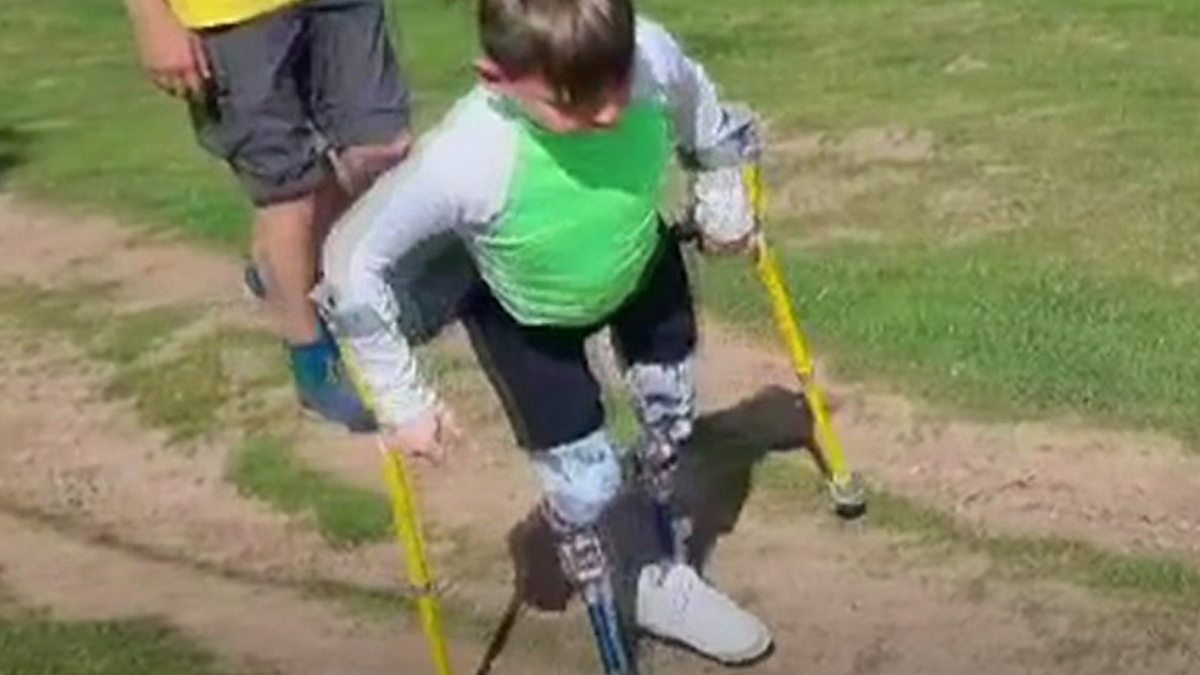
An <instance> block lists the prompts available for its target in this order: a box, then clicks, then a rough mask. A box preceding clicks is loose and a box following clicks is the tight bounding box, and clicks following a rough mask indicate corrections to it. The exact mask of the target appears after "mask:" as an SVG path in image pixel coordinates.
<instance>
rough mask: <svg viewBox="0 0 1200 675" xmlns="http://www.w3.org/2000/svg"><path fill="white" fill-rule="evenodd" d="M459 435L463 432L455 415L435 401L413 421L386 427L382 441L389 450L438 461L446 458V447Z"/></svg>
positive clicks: (437, 462) (435, 462) (438, 462)
mask: <svg viewBox="0 0 1200 675" xmlns="http://www.w3.org/2000/svg"><path fill="white" fill-rule="evenodd" d="M460 438H462V431H461V430H460V429H459V427H458V422H457V421H456V420H455V419H454V415H453V414H452V413H451V412H450V410H449V409H448V408H446V407H445V406H444V405H442V404H437V405H435V406H434V407H433V408H430V409H429V410H427V411H425V412H423V413H421V414H420V415H418V416H417V417H416V418H414V419H413V420H411V421H409V422H407V423H405V424H403V425H401V426H398V427H393V428H391V429H390V430H388V431H387V432H386V433H385V435H384V444H385V445H386V446H387V448H388V450H390V451H392V452H403V453H404V454H406V455H411V456H413V457H421V458H423V459H427V460H429V461H431V462H433V463H434V464H441V463H442V462H443V461H444V460H445V459H446V450H447V447H448V446H449V445H450V444H451V443H453V442H455V441H457V440H458V439H460Z"/></svg>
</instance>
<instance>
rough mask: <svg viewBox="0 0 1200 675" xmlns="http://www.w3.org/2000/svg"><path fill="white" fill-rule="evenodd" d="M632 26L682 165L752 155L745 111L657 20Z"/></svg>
mask: <svg viewBox="0 0 1200 675" xmlns="http://www.w3.org/2000/svg"><path fill="white" fill-rule="evenodd" d="M638 31H639V42H640V44H641V46H642V48H643V49H644V50H645V53H646V55H647V57H648V58H649V59H650V61H651V68H652V69H653V70H654V71H655V74H656V76H657V78H658V79H659V80H660V82H661V83H662V85H663V87H664V89H665V92H666V95H667V101H668V104H669V105H670V108H671V113H672V116H673V118H674V119H673V121H674V123H675V134H676V142H677V144H678V146H679V150H680V154H681V156H682V158H683V161H684V164H685V166H686V168H688V169H690V170H693V171H703V170H711V169H718V168H723V167H728V166H734V165H740V164H743V163H745V162H747V161H752V160H754V159H757V157H758V155H759V152H760V143H759V138H758V124H757V120H756V119H755V118H754V116H753V115H751V113H750V111H749V110H747V109H745V108H739V107H734V106H730V105H727V104H725V103H724V102H722V101H721V98H720V95H719V94H718V93H717V87H716V85H715V84H714V83H713V81H712V80H711V79H710V78H709V77H708V73H707V72H706V71H705V70H704V67H703V66H701V65H700V64H699V63H696V62H695V61H693V60H692V59H691V58H689V57H688V56H687V55H686V54H685V53H684V52H683V50H682V48H680V46H679V43H678V42H676V40H675V39H674V38H673V37H672V36H671V34H670V33H668V32H667V31H666V30H665V29H664V28H663V27H662V26H660V25H658V24H656V23H654V22H651V21H648V20H645V19H641V20H639V22H638Z"/></svg>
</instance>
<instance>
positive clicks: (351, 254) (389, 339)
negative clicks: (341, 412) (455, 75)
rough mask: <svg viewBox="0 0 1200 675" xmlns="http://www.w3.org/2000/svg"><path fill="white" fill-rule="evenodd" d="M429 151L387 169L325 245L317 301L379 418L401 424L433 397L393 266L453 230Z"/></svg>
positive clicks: (451, 210) (447, 197) (450, 205)
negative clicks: (392, 278)
mask: <svg viewBox="0 0 1200 675" xmlns="http://www.w3.org/2000/svg"><path fill="white" fill-rule="evenodd" d="M438 173H439V172H438V171H437V170H436V167H433V166H431V165H430V162H429V160H428V158H427V157H426V156H420V155H419V156H418V157H415V158H413V159H412V160H410V161H409V162H408V163H406V164H404V165H401V166H400V167H398V168H397V169H394V170H392V171H391V172H389V173H387V174H384V176H383V177H381V178H380V179H379V180H378V181H377V182H376V183H375V184H374V185H373V186H372V187H371V189H370V190H368V191H367V193H366V194H365V195H363V197H362V198H361V199H360V200H359V201H358V202H357V203H356V204H355V205H354V207H353V208H352V209H351V210H350V211H349V212H348V213H347V214H346V215H345V216H343V217H342V218H341V220H340V221H339V222H338V224H337V225H336V227H335V229H334V231H333V232H332V233H331V234H330V236H329V239H328V241H327V242H326V244H325V249H324V256H323V257H324V260H323V268H324V273H325V277H324V280H323V282H322V285H321V288H320V289H319V291H318V293H317V298H316V299H317V302H318V304H320V305H321V306H322V307H323V309H324V310H325V312H326V313H327V315H328V316H329V317H330V319H331V323H332V327H333V329H334V331H335V332H336V333H337V335H338V338H339V343H340V344H341V346H342V348H343V349H347V350H349V352H350V353H349V354H347V356H349V357H350V358H352V359H353V360H354V362H355V366H356V367H357V371H358V374H359V375H360V376H361V378H362V380H363V381H362V383H361V384H363V385H365V386H366V388H367V391H366V392H365V393H367V394H369V395H370V396H371V398H373V399H374V400H373V401H372V403H373V406H374V411H375V414H376V415H377V416H378V418H379V422H380V424H381V425H383V426H385V427H391V428H395V427H400V426H404V425H405V424H408V423H411V422H413V421H414V420H416V419H418V418H420V417H421V416H422V415H427V414H428V413H429V412H430V411H431V410H432V409H433V408H434V406H435V404H436V402H437V401H436V397H435V395H434V392H433V390H432V389H430V388H429V386H428V385H427V384H426V383H425V381H424V379H423V378H422V377H421V375H420V373H419V371H418V368H417V362H416V359H415V357H414V354H413V351H412V349H411V347H410V345H409V343H408V340H407V339H406V338H405V336H404V334H403V333H402V332H401V330H400V328H399V325H400V320H401V319H400V316H399V309H398V307H397V303H396V298H395V296H394V295H393V292H392V289H391V287H390V286H389V284H388V280H387V276H388V270H389V268H390V267H391V266H392V265H393V264H395V263H396V262H397V261H399V260H401V259H403V258H404V257H405V256H406V254H408V253H409V252H411V251H413V250H414V249H415V248H416V247H417V245H419V244H420V243H421V242H423V241H425V240H427V239H429V238H430V237H433V236H435V235H437V234H439V233H443V232H447V231H450V230H453V229H454V225H455V221H456V210H455V205H454V199H453V197H452V195H451V194H450V193H449V191H448V190H447V189H446V186H445V185H444V183H443V182H442V181H440V180H439V179H438V178H439V177H438V175H437V174H438Z"/></svg>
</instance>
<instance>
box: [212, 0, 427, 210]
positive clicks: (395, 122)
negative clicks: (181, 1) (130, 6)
mask: <svg viewBox="0 0 1200 675" xmlns="http://www.w3.org/2000/svg"><path fill="white" fill-rule="evenodd" d="M200 35H201V39H202V41H203V43H204V48H205V52H206V53H207V56H208V59H209V64H210V66H211V68H212V70H213V82H212V87H211V88H210V89H209V92H208V96H207V97H206V99H205V100H203V101H200V102H197V103H194V104H193V105H192V106H191V110H192V122H193V126H194V128H195V130H196V136H197V139H198V140H199V142H200V145H201V146H203V147H204V148H205V149H207V150H208V151H209V152H211V153H213V154H214V155H216V156H217V157H219V158H221V159H223V160H225V161H226V162H227V163H228V164H229V165H230V167H232V169H233V172H234V173H235V174H236V175H237V177H238V178H239V179H240V180H241V182H242V184H243V186H244V187H245V189H246V192H247V193H248V194H249V195H250V198H251V200H252V201H253V202H254V203H255V204H256V205H259V206H262V205H266V204H272V203H275V202H281V201H287V200H290V199H295V198H297V197H300V196H302V195H304V194H307V193H309V192H311V191H312V190H313V189H315V188H316V187H317V186H318V185H320V184H321V183H322V182H323V181H325V180H326V179H327V178H329V177H330V176H331V175H333V173H332V172H333V168H332V166H331V165H330V164H329V161H328V158H327V153H328V151H329V150H330V149H335V150H340V149H342V148H346V147H350V146H356V145H374V144H382V143H389V142H391V141H393V140H394V139H395V138H396V137H397V136H398V135H399V134H400V132H401V131H403V130H404V128H405V127H406V126H407V124H408V115H409V100H408V99H409V96H408V90H407V89H406V87H405V85H404V82H403V80H402V76H401V72H400V67H399V64H398V63H397V60H396V55H395V53H394V51H393V49H392V44H391V39H390V38H389V36H388V27H387V20H386V17H385V15H384V8H383V4H382V2H381V0H301V1H300V2H298V3H296V4H294V5H289V6H288V7H285V8H283V9H281V10H278V11H275V12H271V13H269V14H266V15H264V16H260V17H257V18H254V19H251V20H250V21H247V22H245V23H241V24H235V25H232V26H223V27H219V28H213V29H209V30H204V31H201V33H200Z"/></svg>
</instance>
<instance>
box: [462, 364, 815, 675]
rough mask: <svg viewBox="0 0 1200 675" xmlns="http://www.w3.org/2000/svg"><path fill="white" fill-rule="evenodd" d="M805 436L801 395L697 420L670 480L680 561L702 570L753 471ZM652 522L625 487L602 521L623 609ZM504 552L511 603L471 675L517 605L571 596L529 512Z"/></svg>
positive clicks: (763, 394) (729, 525)
mask: <svg viewBox="0 0 1200 675" xmlns="http://www.w3.org/2000/svg"><path fill="white" fill-rule="evenodd" d="M812 437H813V436H812V415H811V414H810V413H809V410H808V407H807V405H806V404H805V403H804V399H803V397H802V396H800V395H799V394H798V392H795V391H791V390H788V389H784V388H783V387H778V386H771V387H767V388H764V389H762V390H761V391H759V392H758V393H757V394H755V395H754V396H752V397H749V398H747V399H745V400H743V401H741V402H740V403H738V404H737V405H735V406H733V407H731V408H728V409H725V410H721V411H718V412H714V413H710V414H707V415H704V416H702V417H701V418H700V419H699V420H697V423H696V433H695V436H694V439H693V441H692V444H691V446H690V447H689V448H688V449H687V450H686V451H685V454H684V455H683V458H682V461H681V464H680V468H679V476H678V483H677V485H678V496H679V505H680V506H681V508H683V509H684V511H685V512H686V513H687V514H688V515H689V516H690V517H691V519H692V528H693V531H692V536H691V539H690V540H689V545H688V556H689V559H690V560H691V561H692V563H693V565H695V566H696V567H697V568H698V569H703V566H704V563H705V562H706V561H707V560H708V558H709V556H710V555H711V554H712V552H713V550H714V549H715V548H716V545H717V542H718V541H719V540H720V539H721V537H723V536H725V535H726V534H728V533H730V532H732V531H733V530H734V528H735V527H736V525H737V522H738V520H739V519H740V517H741V514H742V510H743V507H744V506H745V504H746V500H747V498H748V497H749V496H750V490H751V487H752V482H753V481H752V479H753V473H754V467H755V466H756V465H757V464H758V463H759V462H761V461H762V460H763V459H765V458H766V457H767V456H768V455H769V454H770V453H772V452H778V451H787V450H792V449H796V448H801V447H804V448H808V447H811V445H812ZM653 522H654V521H653V505H652V503H651V501H650V499H649V498H648V497H647V496H646V495H645V493H644V492H643V491H642V490H640V489H637V488H636V487H635V486H627V489H626V490H625V491H624V492H623V493H622V495H621V497H620V498H619V499H617V500H616V502H614V504H613V505H612V506H611V507H610V509H609V511H608V512H607V513H606V514H605V517H604V519H603V522H602V528H603V529H604V531H605V533H606V534H607V535H608V537H609V541H610V542H611V544H612V546H613V549H614V552H615V558H616V561H617V564H616V567H617V570H616V575H615V580H616V585H617V594H618V597H620V598H621V601H622V605H623V608H624V609H625V610H626V612H628V611H629V609H630V607H631V603H632V599H633V597H634V593H635V590H636V582H637V574H638V572H639V571H640V570H641V568H642V567H643V566H645V565H646V564H649V563H652V562H655V561H657V560H660V559H661V557H662V555H663V554H664V551H662V550H661V547H660V545H659V541H658V538H657V536H656V534H655V532H654V529H653ZM508 549H509V554H510V557H511V560H512V565H513V571H514V592H513V602H512V603H510V606H509V612H508V613H506V615H505V618H504V619H503V620H502V621H501V622H500V625H499V627H498V628H497V630H496V631H494V633H493V639H492V644H491V645H490V646H489V649H488V651H487V654H488V656H487V657H485V660H484V665H483V666H481V668H480V669H479V670H478V671H477V673H478V674H479V675H482V674H484V673H488V672H490V660H491V659H494V658H495V657H496V656H497V655H498V654H499V653H500V652H501V651H502V650H503V646H504V645H503V643H504V641H505V640H506V639H507V635H508V631H509V630H510V629H511V628H512V624H513V622H514V621H515V614H516V612H517V611H518V610H519V606H524V607H528V608H531V609H535V610H539V611H543V612H561V611H564V610H565V609H566V607H567V604H568V602H569V601H570V598H571V595H572V589H571V587H570V585H569V584H568V583H567V581H566V579H565V578H564V576H563V574H562V571H561V570H560V568H559V565H558V560H557V556H556V554H555V549H554V536H553V534H552V533H551V531H550V528H549V526H547V525H546V523H545V521H544V520H543V519H542V517H541V515H540V514H539V513H538V512H537V510H536V509H535V510H533V511H531V512H530V513H529V514H528V515H526V517H525V518H524V519H522V520H521V521H520V522H518V523H517V524H516V525H515V526H514V527H513V528H512V529H511V530H510V531H509V534H508Z"/></svg>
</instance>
